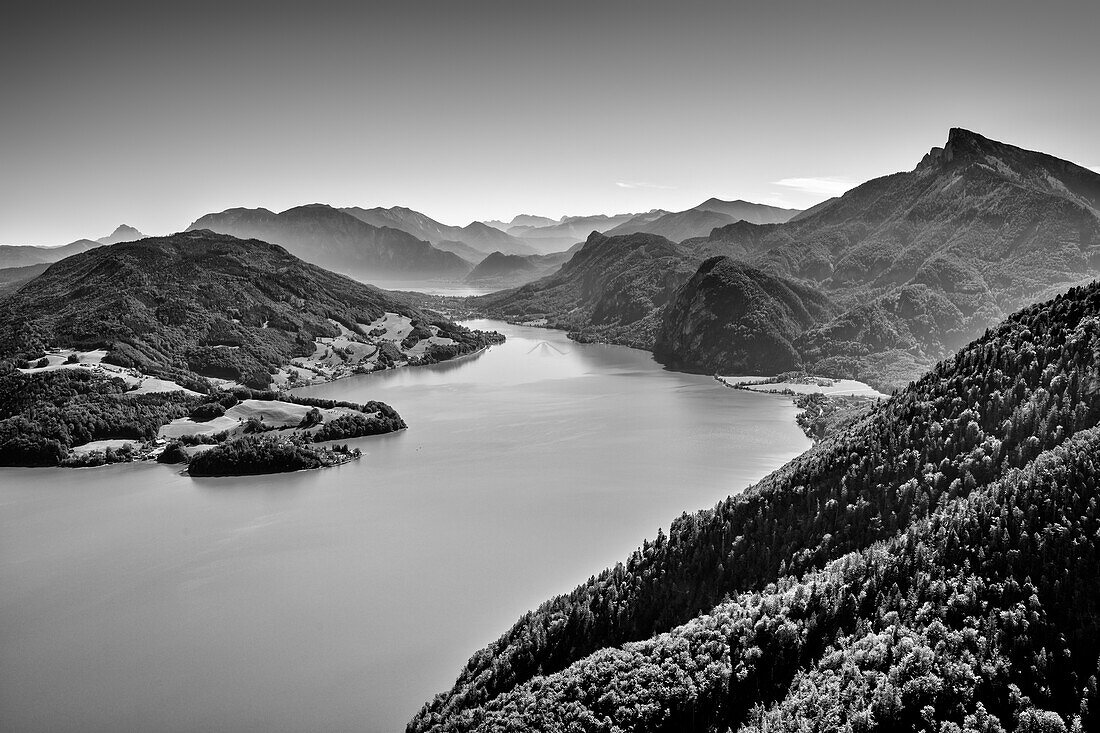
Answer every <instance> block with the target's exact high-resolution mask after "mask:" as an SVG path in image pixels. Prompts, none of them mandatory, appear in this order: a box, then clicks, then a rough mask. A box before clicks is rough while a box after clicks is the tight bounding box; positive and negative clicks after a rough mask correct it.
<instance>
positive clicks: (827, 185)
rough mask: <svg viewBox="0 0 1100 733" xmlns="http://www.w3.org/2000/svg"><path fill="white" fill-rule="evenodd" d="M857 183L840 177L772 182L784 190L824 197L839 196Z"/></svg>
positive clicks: (784, 179)
mask: <svg viewBox="0 0 1100 733" xmlns="http://www.w3.org/2000/svg"><path fill="white" fill-rule="evenodd" d="M858 183H859V181H854V180H852V179H851V178H842V177H840V176H821V177H818V178H783V179H780V180H778V181H773V185H775V186H783V187H785V188H793V189H794V190H796V191H801V192H802V193H816V194H822V195H825V196H839V195H840V194H842V193H844V192H845V191H847V190H848V189H850V188H853V187H855V186H856V184H858Z"/></svg>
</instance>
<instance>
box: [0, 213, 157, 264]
mask: <svg viewBox="0 0 1100 733" xmlns="http://www.w3.org/2000/svg"><path fill="white" fill-rule="evenodd" d="M144 236H145V235H144V234H142V233H141V232H139V231H138V230H137V229H134V228H133V227H131V226H128V225H126V224H120V225H119V226H118V228H117V229H115V230H114V232H112V233H111V234H109V235H108V236H106V237H100V238H99V239H96V240H92V239H78V240H76V241H75V242H70V243H69V244H65V245H61V246H60V247H37V246H34V245H7V244H6V245H0V270H3V269H7V268H10V267H27V266H28V265H39V264H42V263H44V262H45V263H48V262H57V261H58V260H63V259H65V258H66V257H68V256H70V255H75V254H79V253H81V252H87V251H88V250H89V249H93V248H95V247H99V246H100V245H103V244H114V243H115V242H125V241H130V240H133V239H141V238H142V237H144Z"/></svg>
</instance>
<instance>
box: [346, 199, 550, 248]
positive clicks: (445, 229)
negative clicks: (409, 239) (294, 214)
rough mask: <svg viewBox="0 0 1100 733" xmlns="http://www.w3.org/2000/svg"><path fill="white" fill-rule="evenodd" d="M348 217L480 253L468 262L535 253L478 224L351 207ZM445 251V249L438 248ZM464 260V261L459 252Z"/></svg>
mask: <svg viewBox="0 0 1100 733" xmlns="http://www.w3.org/2000/svg"><path fill="white" fill-rule="evenodd" d="M341 211H343V212H345V213H348V214H351V215H352V216H354V217H355V218H357V219H359V220H360V221H364V222H366V223H367V224H370V225H372V226H376V227H391V228H393V229H400V230H401V231H403V232H408V233H409V234H412V235H413V236H414V237H416V238H417V239H423V240H424V241H426V242H430V243H431V244H433V245H439V244H443V243H448V244H449V243H453V242H457V243H460V244H462V245H465V246H466V247H468V248H470V249H472V250H474V251H476V252H479V253H481V256H480V257H476V255H475V257H476V259H475V258H473V257H467V259H469V260H470V261H471V262H475V261H480V259H482V258H484V257H485V255H486V254H487V253H489V252H494V251H501V252H504V253H506V254H534V253H535V250H534V249H532V248H531V247H530V246H528V245H527V244H526V243H525V242H523V241H522V240H520V239H517V238H516V237H513V236H510V235H508V234H505V233H504V232H502V231H500V230H499V229H496V228H494V227H491V226H489V225H487V224H483V223H481V222H473V223H471V224H469V225H467V226H464V227H456V226H450V225H447V224H440V223H439V222H438V221H436V220H435V219H432V218H431V217H429V216H427V215H425V214H421V213H420V212H419V211H413V210H412V209H408V208H405V207H404V206H394V207H391V208H389V209H383V208H381V207H376V208H373V209H363V208H360V207H358V206H352V207H348V208H344V209H341ZM441 249H445V248H441ZM450 251H457V252H458V253H459V254H460V255H462V256H463V257H466V255H464V254H463V253H462V252H461V251H459V250H450Z"/></svg>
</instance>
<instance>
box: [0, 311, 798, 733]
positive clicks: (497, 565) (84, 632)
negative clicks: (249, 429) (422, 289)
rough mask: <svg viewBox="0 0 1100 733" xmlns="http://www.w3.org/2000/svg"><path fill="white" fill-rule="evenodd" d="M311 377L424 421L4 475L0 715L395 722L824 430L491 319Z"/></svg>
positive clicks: (94, 721)
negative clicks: (490, 646) (216, 454)
mask: <svg viewBox="0 0 1100 733" xmlns="http://www.w3.org/2000/svg"><path fill="white" fill-rule="evenodd" d="M470 325H473V326H475V327H480V328H494V329H496V330H500V331H502V332H504V333H505V334H507V336H508V342H507V343H505V344H503V345H500V346H494V347H492V348H491V349H489V350H488V351H487V352H484V353H482V354H480V355H477V356H472V357H468V358H466V359H462V360H460V361H457V362H452V363H445V364H439V365H434V366H431V367H418V368H412V369H400V370H396V371H391V372H384V373H380V374H375V375H365V376H359V377H353V378H350V379H346V380H343V381H340V382H335V383H331V384H327V385H321V386H318V387H312V388H308V389H303V390H300V392H301V393H303V394H310V395H314V396H318V397H326V398H334V399H344V400H354V401H357V402H362V401H366V400H368V399H378V400H383V401H385V402H388V403H390V404H391V405H393V407H395V408H396V409H397V410H398V412H400V413H401V415H402V416H403V417H404V418H405V420H406V421H407V422H408V424H409V430H407V431H403V432H401V433H398V434H394V435H389V436H382V437H375V438H365V439H361V440H356V441H351V442H352V444H354V445H357V446H359V447H360V448H362V450H363V453H364V455H363V458H362V459H361V460H360V461H358V462H354V463H351V464H348V465H345V466H340V467H336V468H331V469H327V470H322V471H312V472H299V473H294V474H284V475H278V476H263V477H249V478H230V479H202V480H199V479H191V478H188V477H186V476H180V475H179V474H178V473H177V469H176V468H172V467H169V466H161V465H156V464H128V465H120V466H112V467H106V468H95V469H78V470H72V469H0V589H2V590H0V644H2V652H0V711H3V712H2V714H0V727H2V728H3V729H4V730H19V731H50V732H51V733H57V732H59V731H76V730H79V731H83V732H89V731H111V732H112V733H114V732H117V731H131V730H134V731H136V730H156V731H206V730H209V731H215V730H232V731H302V730H325V731H341V730H356V731H363V730H366V731H397V730H403V729H404V725H405V723H406V722H407V721H408V719H409V718H411V717H412V715H413V714H414V713H415V712H416V711H417V709H418V708H419V706H420V705H421V704H422V703H423V702H425V701H426V700H428V699H429V698H430V697H431V696H432V695H434V694H435V693H436V692H439V691H442V690H443V689H445V688H447V687H449V686H450V685H451V684H452V683H453V682H454V679H455V677H456V676H457V675H458V672H459V669H460V668H461V666H462V665H463V664H464V663H465V661H466V659H467V658H468V657H469V656H470V655H471V654H472V653H473V652H474V651H476V650H477V649H478V648H480V647H482V646H484V645H485V644H487V643H489V642H490V641H492V640H493V639H495V638H496V637H497V636H499V635H500V634H501V633H503V632H504V631H505V630H506V629H507V628H508V627H509V626H510V625H511V624H512V623H513V622H514V621H515V620H516V619H517V618H518V617H519V616H520V615H521V614H522V613H523V612H524V611H526V610H528V609H530V608H533V607H535V606H537V605H538V604H539V603H540V602H541V601H543V600H544V599H546V598H548V597H549V596H551V595H553V594H556V593H560V592H564V591H568V590H570V589H571V588H573V587H574V586H575V585H577V584H578V583H581V582H583V581H584V580H586V579H587V578H588V577H589V576H591V575H593V574H595V573H597V572H599V571H600V570H601V569H603V568H604V567H606V566H608V565H612V564H614V563H615V562H616V561H618V560H622V559H625V558H626V557H627V555H628V554H629V553H630V552H631V551H633V550H634V548H636V547H637V546H638V545H640V544H641V542H642V540H643V539H645V538H647V537H650V538H651V537H653V536H655V535H656V533H657V529H658V527H664V528H665V529H666V530H667V528H668V526H669V523H670V522H671V521H672V520H673V519H674V518H675V517H677V516H679V515H680V514H681V513H682V512H683V511H685V510H693V509H697V508H701V507H707V506H711V505H713V504H715V503H716V502H717V501H719V500H720V499H722V498H724V497H726V496H727V495H728V494H730V493H731V492H736V491H740V490H741V489H743V488H744V487H745V486H747V485H748V484H750V483H751V482H752V481H754V480H756V479H758V478H760V477H762V476H763V475H764V474H766V473H767V472H769V471H771V470H772V469H774V468H776V467H778V466H779V465H781V464H782V463H784V462H786V461H787V460H789V459H790V458H792V457H794V456H795V455H797V454H798V453H800V452H802V451H803V450H805V449H806V448H807V447H809V445H810V443H809V441H808V440H807V439H806V438H805V437H804V436H803V435H802V433H801V431H800V430H799V429H798V428H797V426H796V425H795V422H794V417H795V412H796V411H795V408H794V406H793V404H792V403H791V401H790V399H789V398H786V397H780V396H775V395H764V394H753V393H751V392H746V391H741V390H733V389H729V388H726V387H723V386H722V385H720V384H718V383H717V382H715V381H714V380H713V379H712V378H709V377H704V376H697V375H686V374H678V373H675V372H668V371H664V370H663V369H662V368H661V367H660V365H658V364H656V363H655V362H654V361H653V360H652V357H651V356H650V355H649V354H648V353H645V352H642V351H636V350H632V349H627V348H621V347H612V346H602V345H595V344H589V345H585V344H577V343H573V342H571V341H569V340H568V339H567V338H566V337H565V335H564V334H563V333H561V332H559V331H549V330H544V329H537V328H525V327H519V326H511V325H507V324H503V323H498V322H489V321H478V322H471V324H470Z"/></svg>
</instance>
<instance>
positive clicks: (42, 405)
mask: <svg viewBox="0 0 1100 733" xmlns="http://www.w3.org/2000/svg"><path fill="white" fill-rule="evenodd" d="M127 389H128V387H127V385H126V382H125V381H123V380H122V379H119V378H117V377H105V376H103V375H102V374H98V373H95V372H93V371H90V370H85V369H58V370H54V371H43V372H32V373H30V374H23V373H22V372H20V371H18V370H16V369H8V370H7V371H3V370H0V466H58V465H64V466H71V467H80V466H96V465H103V464H105V463H116V462H121V461H129V460H132V459H133V457H134V454H133V453H132V451H130V450H127V449H125V448H111V449H107V450H105V451H97V452H92V453H89V454H86V455H82V456H78V455H75V454H73V453H72V449H73V448H74V447H76V446H80V445H84V444H85V443H89V442H92V441H95V440H107V439H114V438H126V439H131V440H134V441H136V442H148V441H152V440H154V439H155V438H156V437H157V434H158V433H159V431H160V429H161V427H163V426H164V425H165V424H167V423H169V422H171V421H172V420H175V419H177V418H182V417H190V418H191V419H192V420H195V421H197V422H205V421H208V420H212V419H214V418H216V417H219V416H220V415H223V414H224V413H225V410H226V409H229V408H231V407H233V406H234V405H236V404H237V403H238V402H239V401H241V400H245V399H256V400H280V401H284V402H291V403H294V404H299V405H304V406H307V407H312V408H320V409H333V408H345V409H349V410H355V411H356V413H355V414H347V415H342V416H340V417H338V418H336V419H333V420H330V421H328V422H327V423H325V424H320V426H319V427H318V428H317V429H316V430H315V431H314V432H312V433H306V434H304V435H303V436H302V437H301V439H300V440H301V441H304V442H309V441H311V440H312V441H331V440H345V439H349V438H359V437H364V436H369V435H380V434H383V433H388V432H393V431H395V430H402V429H404V428H405V427H406V425H405V421H404V420H403V419H402V418H401V416H400V415H399V414H398V413H397V411H396V410H394V409H393V408H392V407H390V406H389V405H388V404H386V403H384V402H378V401H375V400H370V401H368V402H364V403H354V402H345V401H342V400H325V399H318V398H313V397H299V396H296V395H290V394H286V393H282V392H275V391H271V390H254V389H249V388H237V389H235V390H233V391H232V392H215V393H212V394H207V395H190V394H187V393H184V392H179V391H177V392H157V393H147V394H133V393H130V392H128V391H127ZM265 429H267V427H266V426H263V425H262V424H260V423H258V422H257V423H256V424H252V423H249V424H246V425H245V426H244V428H243V432H246V433H247V432H261V431H263V430H265ZM232 438H233V436H232V435H230V432H229V431H223V432H221V433H217V434H214V435H198V436H184V437H181V438H179V439H177V442H180V443H182V444H184V445H199V444H210V443H223V442H225V441H226V440H231V439H232Z"/></svg>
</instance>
